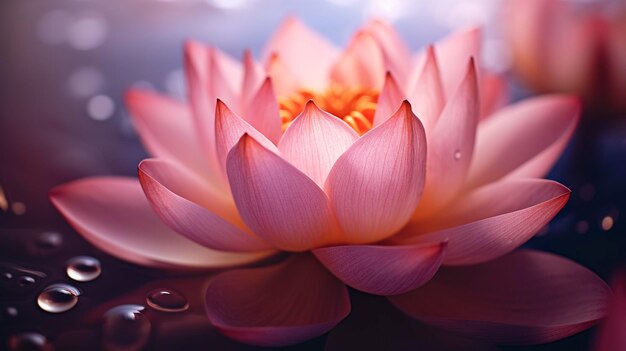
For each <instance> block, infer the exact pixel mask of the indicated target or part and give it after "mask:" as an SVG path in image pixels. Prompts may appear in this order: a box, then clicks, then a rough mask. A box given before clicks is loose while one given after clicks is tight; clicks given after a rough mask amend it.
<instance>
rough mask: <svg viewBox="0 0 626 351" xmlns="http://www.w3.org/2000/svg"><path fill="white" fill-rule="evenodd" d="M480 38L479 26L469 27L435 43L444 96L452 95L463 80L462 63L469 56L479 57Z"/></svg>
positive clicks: (463, 69)
mask: <svg viewBox="0 0 626 351" xmlns="http://www.w3.org/2000/svg"><path fill="white" fill-rule="evenodd" d="M481 38H482V33H481V30H480V28H469V29H466V30H463V31H459V32H457V33H454V34H452V35H450V36H449V37H447V38H445V39H444V40H442V41H440V42H438V43H437V44H435V51H436V53H437V59H438V60H439V63H440V65H439V67H440V68H441V79H442V82H443V88H444V92H445V94H446V97H448V98H449V97H450V96H452V94H454V92H455V91H456V90H457V89H458V87H459V85H460V84H461V82H462V81H463V77H464V76H465V74H466V71H465V67H464V66H463V63H464V62H467V60H469V59H470V57H474V58H476V57H480V44H481Z"/></svg>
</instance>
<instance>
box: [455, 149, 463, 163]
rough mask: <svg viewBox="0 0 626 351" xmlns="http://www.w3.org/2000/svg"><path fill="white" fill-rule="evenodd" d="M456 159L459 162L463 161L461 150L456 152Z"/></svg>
mask: <svg viewBox="0 0 626 351" xmlns="http://www.w3.org/2000/svg"><path fill="white" fill-rule="evenodd" d="M454 159H455V160H457V161H458V160H460V159H461V150H459V149H457V150H456V151H455V152H454Z"/></svg>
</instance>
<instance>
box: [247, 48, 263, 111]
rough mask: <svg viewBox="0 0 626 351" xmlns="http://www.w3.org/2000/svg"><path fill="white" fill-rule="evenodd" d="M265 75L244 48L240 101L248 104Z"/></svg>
mask: <svg viewBox="0 0 626 351" xmlns="http://www.w3.org/2000/svg"><path fill="white" fill-rule="evenodd" d="M266 77H267V75H266V74H265V70H264V69H263V66H261V64H260V63H259V62H257V61H256V60H255V59H254V57H253V56H252V53H251V52H250V51H249V50H245V51H244V53H243V82H242V86H241V101H242V102H243V104H244V105H245V106H248V105H249V104H250V102H251V101H252V98H253V96H254V95H255V94H256V92H257V91H258V90H259V88H260V87H261V84H263V82H264V80H265V78H266Z"/></svg>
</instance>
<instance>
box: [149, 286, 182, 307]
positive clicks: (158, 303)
mask: <svg viewBox="0 0 626 351" xmlns="http://www.w3.org/2000/svg"><path fill="white" fill-rule="evenodd" d="M146 302H147V303H148V306H150V307H152V308H154V309H155V310H159V311H163V312H182V311H185V310H187V309H188V308H189V302H187V299H186V298H185V296H183V294H181V293H179V292H177V291H174V290H166V289H156V290H153V291H151V292H150V293H149V294H148V297H147V298H146Z"/></svg>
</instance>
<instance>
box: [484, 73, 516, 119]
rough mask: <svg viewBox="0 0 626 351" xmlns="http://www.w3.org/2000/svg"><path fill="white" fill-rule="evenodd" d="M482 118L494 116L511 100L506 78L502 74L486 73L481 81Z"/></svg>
mask: <svg viewBox="0 0 626 351" xmlns="http://www.w3.org/2000/svg"><path fill="white" fill-rule="evenodd" d="M479 90H480V119H481V120H483V119H485V118H488V117H490V116H492V114H493V113H494V112H496V111H497V110H499V109H500V108H502V107H504V105H506V104H507V103H508V102H509V91H508V87H507V83H506V79H505V78H504V76H502V75H497V74H484V75H483V76H482V78H481V81H480V89H479Z"/></svg>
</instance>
